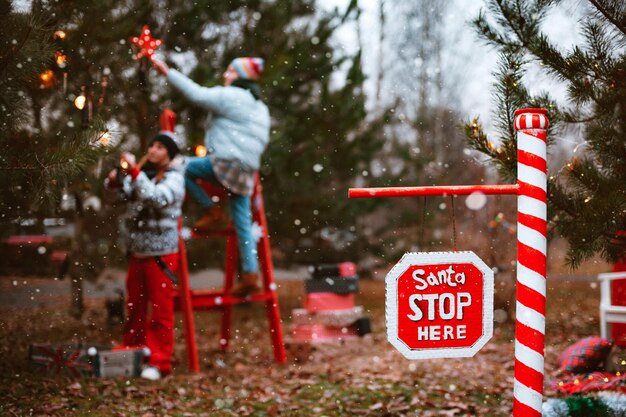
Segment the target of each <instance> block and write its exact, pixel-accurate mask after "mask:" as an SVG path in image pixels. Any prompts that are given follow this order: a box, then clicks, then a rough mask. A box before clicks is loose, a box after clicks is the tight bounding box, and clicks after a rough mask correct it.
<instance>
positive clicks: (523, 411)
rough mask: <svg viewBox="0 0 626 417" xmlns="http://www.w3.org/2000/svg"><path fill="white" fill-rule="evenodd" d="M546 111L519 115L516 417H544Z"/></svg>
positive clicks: (516, 127) (516, 120)
mask: <svg viewBox="0 0 626 417" xmlns="http://www.w3.org/2000/svg"><path fill="white" fill-rule="evenodd" d="M546 113H547V111H546V110H545V109H521V110H517V111H516V112H515V130H516V131H517V184H518V186H519V190H518V196H517V254H518V256H517V297H516V300H517V305H516V323H515V372H514V377H515V381H514V386H513V417H522V416H524V417H527V416H531V417H535V416H536V417H541V404H542V401H543V398H542V397H543V379H544V375H543V362H544V343H545V340H544V339H545V327H546V320H545V312H546V224H547V221H546V219H547V217H546V216H547V214H546V212H547V210H546V207H547V206H546V197H547V192H546V189H547V164H546V130H547V128H548V118H547V117H546Z"/></svg>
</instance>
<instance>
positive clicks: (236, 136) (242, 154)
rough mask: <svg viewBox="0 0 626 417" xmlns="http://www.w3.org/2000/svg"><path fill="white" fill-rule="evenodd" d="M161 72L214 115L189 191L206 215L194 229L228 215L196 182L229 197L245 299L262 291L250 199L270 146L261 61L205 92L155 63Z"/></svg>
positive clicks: (189, 173) (191, 165) (235, 68)
mask: <svg viewBox="0 0 626 417" xmlns="http://www.w3.org/2000/svg"><path fill="white" fill-rule="evenodd" d="M152 62H153V64H154V66H155V68H156V69H157V71H158V72H159V73H160V74H162V75H164V76H166V77H167V80H168V82H169V83H170V84H171V85H172V86H173V87H174V88H175V89H177V90H178V91H179V92H181V93H182V95H183V96H184V97H185V98H187V100H189V101H190V102H191V103H193V104H195V105H197V106H199V107H202V108H204V109H206V110H208V111H210V112H211V113H212V115H213V118H212V121H211V124H210V126H209V127H208V128H207V130H206V133H205V136H204V143H205V146H206V148H207V156H206V157H195V158H189V162H188V164H187V168H186V171H185V185H186V187H187V191H188V192H189V194H190V195H191V196H192V197H193V198H194V199H195V200H196V201H197V202H198V203H200V205H201V206H202V207H204V208H205V209H206V213H205V215H204V216H203V217H201V218H200V220H198V222H196V224H195V225H194V229H196V230H199V231H206V230H210V229H212V228H214V227H215V225H217V224H220V223H223V222H224V214H223V212H222V211H221V208H220V207H219V206H216V205H215V203H214V202H213V201H212V200H211V198H210V196H208V195H207V194H206V193H205V192H204V189H202V187H200V186H199V185H198V184H197V183H196V180H197V179H198V178H201V179H204V180H208V181H210V182H212V183H214V184H217V185H219V186H222V187H224V188H225V189H226V190H228V192H229V201H230V208H231V213H232V218H233V224H234V226H235V230H236V233H237V240H238V244H239V253H240V254H241V260H242V265H241V266H242V275H241V278H240V282H239V284H238V285H236V286H235V287H234V288H233V290H232V291H231V294H232V295H235V296H238V297H244V296H246V295H248V294H251V293H253V292H257V291H259V290H260V288H259V285H258V270H259V266H258V260H257V251H256V242H255V240H254V238H253V236H252V212H251V209H250V196H251V195H252V191H253V188H254V183H255V177H256V174H257V171H258V170H259V167H260V163H261V155H262V154H263V152H264V151H265V148H266V147H267V144H268V142H269V131H270V114H269V110H268V108H267V106H266V105H265V103H263V101H261V99H260V88H259V86H258V84H257V81H258V79H259V78H260V76H261V73H262V72H263V60H262V59H261V58H247V57H246V58H236V59H234V60H233V61H232V62H231V63H230V65H229V66H228V68H227V69H226V72H224V86H223V87H222V86H216V87H210V88H209V87H203V86H201V85H198V84H196V83H195V82H193V81H192V80H190V79H189V78H188V77H186V76H185V75H184V74H182V73H181V72H179V71H177V70H175V69H170V68H168V67H167V65H165V64H164V63H163V62H160V61H158V60H154V61H152Z"/></svg>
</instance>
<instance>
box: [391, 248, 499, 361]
mask: <svg viewBox="0 0 626 417" xmlns="http://www.w3.org/2000/svg"><path fill="white" fill-rule="evenodd" d="M385 285H386V299H385V304H386V305H385V307H386V308H385V315H386V320H387V340H389V342H390V343H391V344H392V345H393V346H394V347H395V348H396V349H398V350H399V351H400V352H401V353H402V354H403V355H404V356H405V357H406V358H408V359H430V358H461V357H471V356H474V354H475V353H476V352H478V351H479V350H480V349H481V348H482V347H483V346H484V345H485V344H486V343H487V342H488V341H489V339H491V337H492V335H493V271H492V270H491V269H490V268H489V267H488V266H487V265H485V263H484V262H483V261H482V260H481V259H480V258H479V257H478V256H476V254H474V253H473V252H431V253H424V252H421V253H406V254H405V255H404V256H403V257H402V259H400V261H399V262H398V263H397V264H396V265H395V266H394V267H393V268H392V269H391V271H390V272H389V273H388V274H387V277H386V278H385Z"/></svg>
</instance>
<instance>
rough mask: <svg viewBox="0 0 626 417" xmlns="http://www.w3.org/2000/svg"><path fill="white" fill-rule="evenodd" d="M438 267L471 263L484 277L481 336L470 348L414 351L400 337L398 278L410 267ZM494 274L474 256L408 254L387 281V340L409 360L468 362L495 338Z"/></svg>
mask: <svg viewBox="0 0 626 417" xmlns="http://www.w3.org/2000/svg"><path fill="white" fill-rule="evenodd" d="M439 263H453V264H454V263H457V264H460V263H470V264H472V265H474V266H475V267H476V268H478V269H479V270H480V271H481V272H482V273H483V330H482V336H481V337H480V338H479V339H478V340H477V341H476V342H475V343H474V344H473V345H472V346H470V347H463V348H445V349H420V350H417V349H411V348H409V347H408V346H407V345H406V344H405V343H404V342H403V341H401V340H400V338H399V337H398V302H397V300H398V297H397V293H398V278H400V276H401V275H402V274H403V273H404V272H406V270H407V269H408V268H409V267H410V266H414V265H433V264H439ZM493 285H494V283H493V271H492V270H491V268H489V267H488V266H487V265H486V264H485V263H484V262H483V261H482V259H480V258H479V257H478V256H477V255H476V254H475V253H474V252H471V251H463V252H407V253H405V254H404V256H402V259H400V261H399V262H398V263H397V264H395V265H394V267H393V268H391V271H389V273H388V274H387V276H386V277H385V320H386V322H387V340H388V341H389V343H391V344H392V345H393V346H394V347H395V348H396V349H398V351H400V353H402V355H404V357H405V358H407V359H435V358H469V357H472V356H474V355H475V354H476V352H478V351H479V350H480V349H482V347H483V346H485V344H487V342H488V341H489V340H490V339H491V337H492V336H493V294H494V288H493Z"/></svg>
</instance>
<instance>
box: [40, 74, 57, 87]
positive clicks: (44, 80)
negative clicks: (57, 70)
mask: <svg viewBox="0 0 626 417" xmlns="http://www.w3.org/2000/svg"><path fill="white" fill-rule="evenodd" d="M54 79H55V77H54V72H52V70H49V69H48V70H45V71H44V72H42V73H41V74H39V80H40V81H41V86H42V87H44V88H48V87H50V86H52V84H54Z"/></svg>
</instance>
